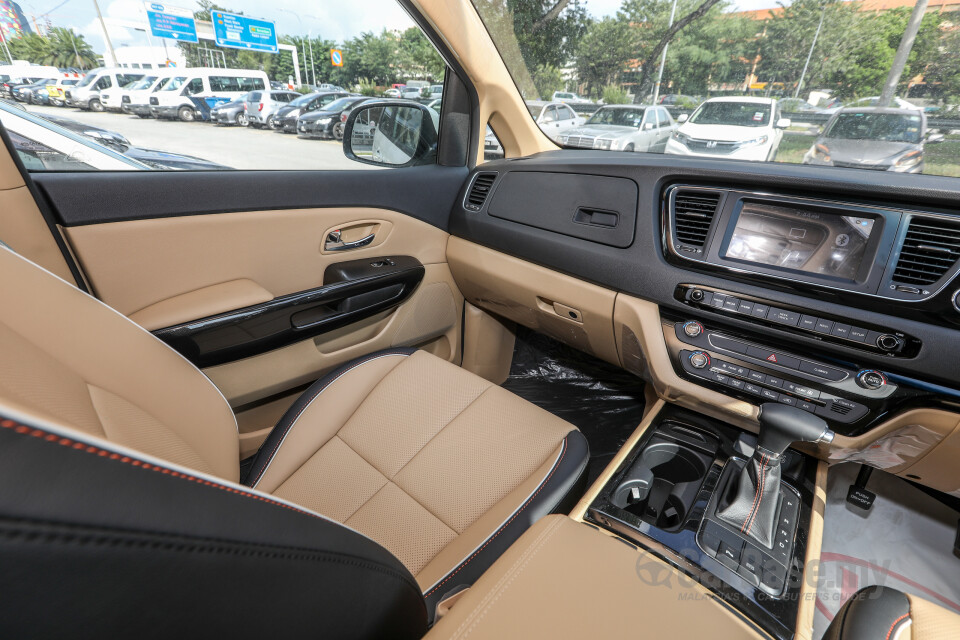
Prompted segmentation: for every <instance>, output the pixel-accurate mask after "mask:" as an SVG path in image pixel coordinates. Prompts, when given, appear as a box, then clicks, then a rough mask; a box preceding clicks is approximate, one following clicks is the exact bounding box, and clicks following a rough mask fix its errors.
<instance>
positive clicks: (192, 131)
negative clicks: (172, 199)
mask: <svg viewBox="0 0 960 640" xmlns="http://www.w3.org/2000/svg"><path fill="white" fill-rule="evenodd" d="M27 110H28V111H31V112H33V113H36V114H37V115H40V116H43V115H44V114H47V113H49V114H52V115H56V116H60V117H63V118H71V119H73V120H76V121H78V122H82V123H85V124H89V125H92V126H96V127H100V128H101V129H108V130H110V131H115V132H117V133H119V134H121V135H123V136H124V137H126V138H127V139H128V140H129V141H130V142H131V143H133V144H134V145H135V146H138V147H143V148H145V149H158V150H160V151H169V152H172V153H182V154H186V155H189V156H195V157H197V158H203V159H204V160H209V161H211V162H216V163H218V164H222V165H226V166H228V167H233V168H234V169H268V170H269V169H375V168H376V167H372V166H370V165H365V164H360V163H359V162H353V161H352V160H348V159H347V158H346V157H345V156H344V155H343V147H342V146H341V144H340V143H339V142H334V141H327V140H308V139H303V138H298V137H297V136H295V135H293V134H289V133H278V132H276V131H271V130H269V129H253V128H250V127H222V126H216V125H213V124H211V123H209V122H180V121H179V120H154V119H153V118H149V119H142V118H138V117H137V116H130V115H127V114H123V113H110V112H103V113H94V112H92V111H81V110H79V109H71V108H67V107H44V106H27Z"/></svg>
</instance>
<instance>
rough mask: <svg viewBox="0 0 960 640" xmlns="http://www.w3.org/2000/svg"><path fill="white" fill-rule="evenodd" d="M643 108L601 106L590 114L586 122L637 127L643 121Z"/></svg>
mask: <svg viewBox="0 0 960 640" xmlns="http://www.w3.org/2000/svg"><path fill="white" fill-rule="evenodd" d="M643 112H644V109H607V108H603V109H600V110H599V111H597V112H596V113H595V114H593V115H592V116H590V119H589V120H587V124H612V125H617V126H620V127H639V126H640V123H641V122H643Z"/></svg>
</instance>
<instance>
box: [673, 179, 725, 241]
mask: <svg viewBox="0 0 960 640" xmlns="http://www.w3.org/2000/svg"><path fill="white" fill-rule="evenodd" d="M719 204H720V194H719V193H711V192H709V191H678V192H677V195H676V196H675V197H674V201H673V225H674V236H675V237H676V239H677V242H680V243H683V244H685V245H688V246H691V247H703V245H704V243H706V241H707V234H708V233H710V224H711V223H712V222H713V216H714V215H716V213H717V206H718V205H719Z"/></svg>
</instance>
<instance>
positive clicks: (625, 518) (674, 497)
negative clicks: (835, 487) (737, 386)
mask: <svg viewBox="0 0 960 640" xmlns="http://www.w3.org/2000/svg"><path fill="white" fill-rule="evenodd" d="M788 411H792V412H796V411H798V410H797V409H795V408H789V409H788ZM770 413H773V412H770ZM761 416H763V412H761ZM776 417H777V416H771V420H769V421H768V422H771V421H773V419H774V418H776ZM796 417H797V416H796V414H795V413H794V414H791V415H788V416H787V417H786V419H787V420H788V422H789V420H792V419H794V418H796ZM810 417H811V423H812V425H813V427H811V428H812V429H813V431H818V432H819V433H813V432H811V433H810V434H809V436H806V437H807V439H810V440H813V439H814V437H827V435H828V434H829V431H828V430H826V429H822V430H820V429H818V428H817V427H816V425H817V424H819V425H823V421H822V420H819V419H818V418H815V417H814V416H810ZM761 421H762V418H761ZM776 426H777V425H776V424H774V426H771V427H769V428H767V430H766V431H764V428H763V427H761V436H760V440H759V441H758V438H757V437H756V436H753V435H751V434H747V433H745V432H742V431H740V430H738V429H735V428H733V427H731V426H730V425H727V424H725V423H722V422H719V421H716V420H713V419H710V418H707V417H705V416H703V415H700V414H697V413H694V412H690V411H687V410H684V409H680V408H678V407H676V406H672V405H668V406H666V407H665V408H664V409H663V410H662V411H661V412H660V413H659V414H658V415H657V416H656V417H655V418H653V420H652V422H651V423H650V426H649V427H648V428H647V430H646V431H645V433H644V436H643V437H642V438H641V440H640V441H639V442H638V444H637V446H636V447H635V448H634V450H633V451H631V453H630V455H629V456H628V457H627V458H626V459H625V460H624V462H623V463H622V464H621V465H620V466H619V468H618V469H617V470H616V471H615V472H614V474H613V475H612V476H611V478H610V480H609V482H607V484H606V485H605V486H604V487H603V489H602V490H601V491H600V493H599V494H598V496H597V498H596V499H595V500H594V501H593V503H592V504H591V505H590V507H589V508H588V509H587V512H586V514H585V520H586V521H588V522H591V523H593V524H596V525H598V526H601V527H604V528H607V529H609V530H612V531H614V532H616V533H617V534H618V535H620V536H621V537H623V538H625V539H627V540H630V541H632V542H635V543H636V544H638V545H640V546H642V547H644V548H646V549H648V550H650V551H652V552H653V553H655V554H657V555H658V556H659V557H660V558H661V559H663V560H665V561H667V562H668V563H670V564H672V565H674V566H675V567H676V568H677V569H679V570H680V571H682V572H684V573H686V574H687V575H688V576H690V577H692V578H693V579H694V580H696V581H697V582H699V583H700V584H702V585H703V586H705V587H706V588H708V589H709V590H710V591H712V592H713V593H714V594H716V595H717V596H718V597H719V598H721V599H722V600H723V601H725V602H726V603H727V604H728V605H730V606H732V607H734V608H735V609H737V610H739V611H740V612H741V613H742V614H743V615H744V616H745V617H746V618H748V619H750V620H751V621H752V622H753V623H754V624H756V625H758V626H759V627H760V628H762V629H763V630H764V632H766V633H768V634H770V635H771V636H773V637H775V638H782V639H783V640H787V639H788V638H792V637H793V635H794V631H795V627H796V619H797V612H798V608H799V604H800V599H801V593H802V590H803V569H804V560H805V558H806V551H807V532H808V530H809V527H810V520H811V511H812V504H813V495H814V490H815V482H816V477H815V476H816V467H817V463H816V461H815V460H813V459H811V458H808V457H807V456H805V455H803V454H801V453H799V452H797V451H793V450H786V447H787V445H788V444H789V442H788V440H790V439H791V438H792V437H794V436H792V435H791V436H787V437H786V438H783V437H781V435H780V432H778V431H777V429H776V428H775V427H776ZM786 427H787V429H788V431H789V429H790V428H792V425H791V424H786ZM791 433H798V434H799V432H798V431H795V430H794V431H793V432H791ZM797 437H805V436H797ZM778 438H779V440H778ZM781 446H782V450H781V451H780V452H777V451H768V450H767V448H768V447H769V448H770V449H771V450H776V449H779V448H780V447H781ZM758 447H759V448H758ZM771 455H772V456H774V457H776V458H777V459H776V466H777V473H776V474H770V473H768V472H767V470H766V469H767V467H768V466H769V463H770V457H771ZM757 461H760V466H759V467H757V468H758V469H759V470H760V471H759V473H760V476H759V479H760V484H758V485H757V487H758V488H759V490H758V491H756V492H754V489H753V487H752V486H750V485H752V484H753V483H754V480H756V479H757V478H756V476H752V475H751V469H750V468H749V467H750V465H751V464H754V463H756V462H757ZM764 480H766V481H767V483H768V484H767V486H764V485H763V481H764ZM773 484H775V485H776V489H773V488H771V485H773ZM744 497H745V498H746V502H745V503H742V504H745V507H743V508H741V507H742V504H741V505H738V500H740V501H741V502H742V500H743V499H744ZM750 498H753V500H752V502H751V500H750ZM761 502H762V503H764V506H762V507H761V505H760V504H759V503H761ZM764 510H767V511H768V512H769V513H768V514H767V516H768V517H769V519H770V525H772V526H771V527H770V535H769V538H768V539H766V540H763V539H762V538H764V537H765V536H764V535H760V536H759V538H758V535H757V534H758V530H757V528H759V527H762V524H761V523H760V520H761V519H762V518H763V515H762V514H761V512H762V511H764Z"/></svg>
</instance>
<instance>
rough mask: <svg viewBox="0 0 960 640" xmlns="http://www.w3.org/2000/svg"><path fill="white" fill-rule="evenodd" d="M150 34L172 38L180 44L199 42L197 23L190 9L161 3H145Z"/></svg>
mask: <svg viewBox="0 0 960 640" xmlns="http://www.w3.org/2000/svg"><path fill="white" fill-rule="evenodd" d="M143 6H144V8H145V9H146V10H147V21H148V22H149V23H150V33H152V34H153V35H155V36H157V37H158V38H170V39H172V40H179V41H180V42H199V40H198V39H197V22H196V20H194V19H193V12H192V11H190V10H189V9H181V8H180V7H171V6H170V5H168V4H161V3H159V2H144V3H143Z"/></svg>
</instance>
